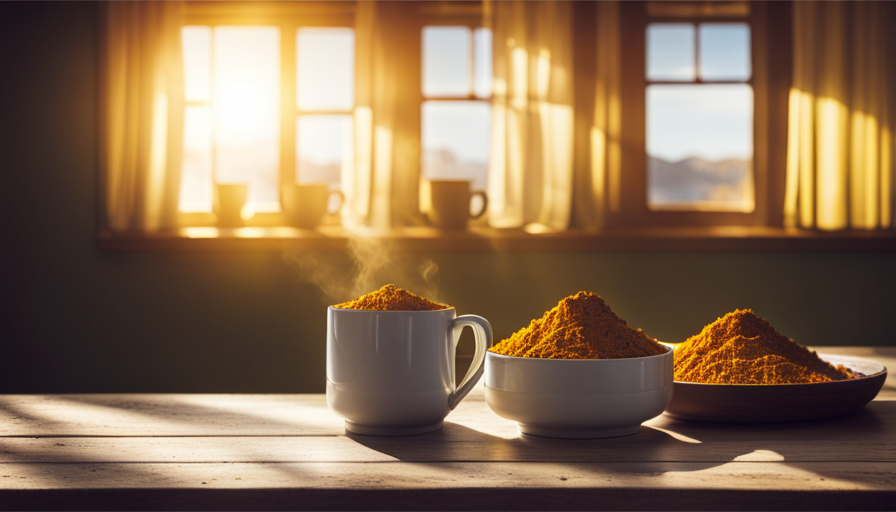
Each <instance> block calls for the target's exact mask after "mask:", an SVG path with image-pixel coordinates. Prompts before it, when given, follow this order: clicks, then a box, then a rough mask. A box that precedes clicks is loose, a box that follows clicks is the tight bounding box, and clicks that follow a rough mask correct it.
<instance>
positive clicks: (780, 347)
mask: <svg viewBox="0 0 896 512" xmlns="http://www.w3.org/2000/svg"><path fill="white" fill-rule="evenodd" d="M886 379H887V369H886V367H884V366H883V365H881V364H879V363H876V362H874V361H868V360H864V359H859V358H855V357H844V356H838V355H833V354H827V355H822V354H817V353H816V352H814V351H812V350H809V349H807V348H805V347H803V346H800V345H799V344H797V343H795V342H794V341H793V340H791V339H789V338H787V337H786V336H784V335H782V334H781V333H779V332H778V331H777V330H775V328H774V327H772V326H771V324H769V322H768V321H767V320H765V319H762V318H760V317H758V316H756V315H755V314H754V313H753V312H752V311H751V310H737V311H734V312H732V313H729V314H727V315H725V316H724V317H722V318H719V319H718V320H716V321H715V322H713V323H711V324H709V325H707V326H706V327H704V328H703V330H702V331H701V332H700V333H699V334H696V335H694V336H691V337H690V338H688V339H687V340H686V341H685V342H683V343H680V344H678V345H677V346H676V349H675V381H674V383H673V391H672V400H671V401H670V403H669V405H668V407H667V408H666V411H665V412H666V414H668V415H670V416H672V417H674V418H678V419H687V420H699V421H724V422H773V421H798V420H811V419H820V418H828V417H831V416H838V415H841V414H845V413H849V412H852V411H854V410H856V409H859V408H861V407H862V406H864V405H865V404H867V403H868V402H870V401H871V400H873V399H874V397H875V396H876V395H877V393H878V392H879V391H880V390H881V387H883V385H884V381H886Z"/></svg>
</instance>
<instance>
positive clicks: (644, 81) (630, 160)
mask: <svg viewBox="0 0 896 512" xmlns="http://www.w3.org/2000/svg"><path fill="white" fill-rule="evenodd" d="M749 8H750V9H749V14H748V15H746V16H725V15H706V16H701V15H696V16H693V15H692V16H675V15H672V14H670V13H668V12H667V13H665V14H663V13H657V14H655V15H649V14H648V12H647V11H648V2H623V3H622V5H621V18H622V20H621V22H622V41H621V43H622V50H621V51H622V54H623V55H626V56H627V57H626V58H625V59H623V60H622V70H621V71H622V74H621V80H622V93H621V95H622V98H621V99H622V111H623V115H622V122H621V137H622V173H621V176H620V194H621V197H620V211H619V212H618V213H617V214H616V215H614V216H613V217H612V222H613V224H615V225H621V226H673V225H680V226H722V225H724V226H766V225H769V223H770V222H769V221H770V216H769V212H770V208H769V196H770V190H769V188H770V179H769V111H768V108H769V87H768V81H769V76H768V55H767V48H768V42H767V32H766V6H765V5H764V3H762V2H759V3H756V2H751V3H750V4H749ZM649 23H694V24H699V23H746V24H747V25H749V27H750V36H751V37H750V53H751V55H750V59H751V66H752V75H751V78H750V80H749V81H738V82H737V83H749V84H750V85H751V86H752V87H753V190H754V200H755V207H754V209H753V211H752V212H736V211H698V210H651V209H650V208H649V207H648V190H647V132H646V129H647V126H646V124H647V119H646V114H647V108H646V90H647V86H648V85H650V84H654V83H658V84H663V83H670V84H671V83H675V84H688V83H697V84H702V83H712V84H715V83H720V84H721V83H728V82H727V81H712V82H703V81H701V80H695V81H694V82H671V81H670V82H666V81H651V80H649V79H648V78H647V73H646V33H647V32H646V31H647V25H648V24H649ZM695 51H699V49H695Z"/></svg>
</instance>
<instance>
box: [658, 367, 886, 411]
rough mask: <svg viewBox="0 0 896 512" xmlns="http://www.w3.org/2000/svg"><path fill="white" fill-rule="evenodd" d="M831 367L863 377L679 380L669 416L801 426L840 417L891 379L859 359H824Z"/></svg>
mask: <svg viewBox="0 0 896 512" xmlns="http://www.w3.org/2000/svg"><path fill="white" fill-rule="evenodd" d="M819 357H821V359H823V360H825V361H828V362H829V363H831V364H832V365H835V366H836V365H843V366H845V367H847V368H849V369H850V370H853V371H855V372H858V373H861V374H863V376H861V377H856V378H853V379H849V380H840V381H832V382H815V383H811V384H773V385H756V384H742V385H738V384H703V383H697V382H682V381H675V382H674V383H673V384H672V400H671V401H670V402H669V405H668V406H667V407H666V411H665V414H667V415H669V416H672V417H673V418H676V419H686V420H697V421H724V422H771V421H800V420H813V419H821V418H829V417H832V416H839V415H841V414H846V413H849V412H852V411H855V410H857V409H860V408H861V407H863V406H864V405H865V404H867V403H868V402H870V401H871V400H873V399H874V397H875V396H877V394H878V392H880V390H881V388H882V387H883V385H884V382H885V381H886V380H887V369H886V367H885V366H884V365H882V364H880V363H876V362H874V361H870V360H867V359H861V358H858V357H847V356H838V355H831V354H819Z"/></svg>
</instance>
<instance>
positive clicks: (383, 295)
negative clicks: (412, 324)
mask: <svg viewBox="0 0 896 512" xmlns="http://www.w3.org/2000/svg"><path fill="white" fill-rule="evenodd" d="M332 307H334V308H338V309H363V310H368V311H433V310H436V309H448V308H450V307H451V306H448V305H445V304H439V303H438V302H433V301H431V300H427V299H424V298H423V297H421V296H419V295H415V294H413V293H411V292H409V291H407V290H405V289H403V288H397V287H396V286H395V285H394V284H387V285H386V286H383V287H382V288H380V289H379V290H377V291H375V292H370V293H368V294H367V295H362V296H360V297H358V298H357V299H355V300H351V301H348V302H343V303H342V304H336V305H335V306H332Z"/></svg>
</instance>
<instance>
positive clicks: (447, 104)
mask: <svg viewBox="0 0 896 512" xmlns="http://www.w3.org/2000/svg"><path fill="white" fill-rule="evenodd" d="M421 39H422V43H421V44H422V52H421V53H422V84H421V90H422V97H423V100H422V103H421V146H422V177H423V179H426V180H450V179H453V180H470V181H471V186H472V188H473V189H476V190H485V189H486V187H487V183H488V182H487V180H488V155H489V132H490V127H491V104H490V102H489V100H490V98H491V85H492V84H491V67H492V63H491V44H492V40H491V31H490V30H489V29H487V28H477V27H467V26H427V27H424V28H423V31H422V36H421Z"/></svg>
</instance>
